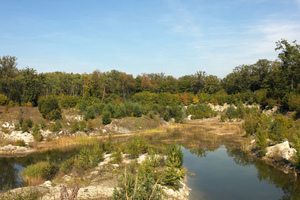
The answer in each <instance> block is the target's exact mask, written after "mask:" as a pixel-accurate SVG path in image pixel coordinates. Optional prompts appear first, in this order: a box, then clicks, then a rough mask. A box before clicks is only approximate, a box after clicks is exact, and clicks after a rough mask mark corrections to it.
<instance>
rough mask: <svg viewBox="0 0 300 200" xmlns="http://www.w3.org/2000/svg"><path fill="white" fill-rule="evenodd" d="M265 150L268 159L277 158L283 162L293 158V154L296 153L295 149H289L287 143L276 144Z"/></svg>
mask: <svg viewBox="0 0 300 200" xmlns="http://www.w3.org/2000/svg"><path fill="white" fill-rule="evenodd" d="M266 150H267V153H266V156H267V157H269V158H278V157H279V158H282V159H285V160H290V159H291V158H292V157H293V156H294V154H295V152H297V151H296V149H294V148H291V147H290V144H289V142H288V141H285V142H283V143H279V144H276V145H274V146H270V147H267V148H266Z"/></svg>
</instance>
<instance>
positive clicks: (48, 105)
mask: <svg viewBox="0 0 300 200" xmlns="http://www.w3.org/2000/svg"><path fill="white" fill-rule="evenodd" d="M38 108H39V111H40V113H41V114H42V116H43V117H44V118H45V119H50V120H57V119H61V109H60V107H59V104H58V99H57V98H56V97H54V96H49V97H41V98H40V99H39V101H38Z"/></svg>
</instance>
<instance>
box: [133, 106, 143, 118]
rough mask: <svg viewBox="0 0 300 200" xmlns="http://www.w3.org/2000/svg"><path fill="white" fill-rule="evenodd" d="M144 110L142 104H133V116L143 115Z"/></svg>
mask: <svg viewBox="0 0 300 200" xmlns="http://www.w3.org/2000/svg"><path fill="white" fill-rule="evenodd" d="M143 112H144V107H143V106H142V105H140V104H137V103H136V104H134V106H133V116H134V117H141V116H142V115H143Z"/></svg>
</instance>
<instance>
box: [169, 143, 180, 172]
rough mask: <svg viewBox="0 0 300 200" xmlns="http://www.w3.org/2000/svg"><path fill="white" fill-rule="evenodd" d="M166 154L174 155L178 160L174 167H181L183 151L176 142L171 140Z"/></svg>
mask: <svg viewBox="0 0 300 200" xmlns="http://www.w3.org/2000/svg"><path fill="white" fill-rule="evenodd" d="M167 156H168V157H170V158H171V157H172V156H174V157H175V159H177V160H178V165H176V166H175V167H177V168H181V167H182V165H183V153H182V151H181V147H180V146H179V145H177V143H176V142H173V143H172V145H171V146H169V147H168V148H167ZM172 159H173V158H172Z"/></svg>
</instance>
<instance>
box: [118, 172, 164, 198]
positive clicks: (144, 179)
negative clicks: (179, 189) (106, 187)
mask: <svg viewBox="0 0 300 200" xmlns="http://www.w3.org/2000/svg"><path fill="white" fill-rule="evenodd" d="M118 182H119V184H118V189H117V188H115V189H114V192H113V197H112V199H114V200H127V199H132V200H139V199H153V200H159V199H162V190H161V188H160V187H159V186H158V185H157V182H155V180H154V178H153V176H151V175H148V176H146V175H145V173H139V174H138V175H137V177H134V176H133V175H132V174H130V173H129V172H127V171H126V169H125V172H124V174H123V175H122V177H121V178H120V179H119V180H118Z"/></svg>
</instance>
